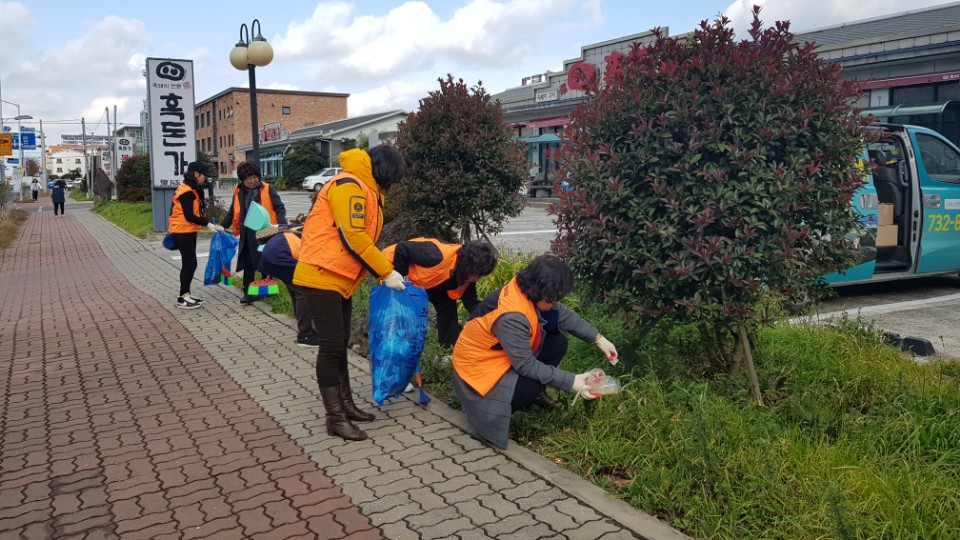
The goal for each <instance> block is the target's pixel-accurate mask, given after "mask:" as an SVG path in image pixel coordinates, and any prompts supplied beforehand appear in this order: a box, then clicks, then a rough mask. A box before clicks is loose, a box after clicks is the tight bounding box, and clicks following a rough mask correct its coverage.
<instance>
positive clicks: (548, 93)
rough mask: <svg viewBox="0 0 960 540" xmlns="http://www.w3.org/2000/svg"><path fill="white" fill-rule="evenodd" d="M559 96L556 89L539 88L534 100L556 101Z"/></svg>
mask: <svg viewBox="0 0 960 540" xmlns="http://www.w3.org/2000/svg"><path fill="white" fill-rule="evenodd" d="M558 98H559V95H558V94H557V91H556V90H541V91H539V92H537V96H536V100H535V101H536V102H537V103H542V102H544V101H556V100H557V99H558Z"/></svg>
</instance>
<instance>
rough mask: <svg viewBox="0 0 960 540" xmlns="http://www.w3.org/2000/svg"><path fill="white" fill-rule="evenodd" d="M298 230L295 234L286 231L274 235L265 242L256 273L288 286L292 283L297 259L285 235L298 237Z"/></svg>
mask: <svg viewBox="0 0 960 540" xmlns="http://www.w3.org/2000/svg"><path fill="white" fill-rule="evenodd" d="M300 229H302V228H298V229H297V231H296V232H292V231H286V232H284V233H282V234H276V235H274V236H273V238H271V239H269V240H267V243H266V244H264V246H263V252H262V253H261V254H260V267H259V268H258V271H259V272H260V273H261V274H263V275H265V276H272V277H275V278H277V279H279V280H280V281H282V282H284V283H286V284H287V285H289V284H290V283H292V282H293V271H294V270H296V268H297V258H296V257H294V255H293V252H292V251H291V249H290V242H289V240H288V237H287V235H288V234H292V235H296V236H298V237H299V236H300Z"/></svg>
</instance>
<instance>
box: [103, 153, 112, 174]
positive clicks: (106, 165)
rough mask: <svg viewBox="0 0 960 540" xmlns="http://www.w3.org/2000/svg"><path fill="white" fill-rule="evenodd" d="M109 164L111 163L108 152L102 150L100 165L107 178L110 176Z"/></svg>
mask: <svg viewBox="0 0 960 540" xmlns="http://www.w3.org/2000/svg"><path fill="white" fill-rule="evenodd" d="M111 163H112V161H111V159H110V151H109V150H104V151H103V152H100V164H101V165H102V167H101V168H102V169H103V172H104V174H106V175H107V176H110V164H111Z"/></svg>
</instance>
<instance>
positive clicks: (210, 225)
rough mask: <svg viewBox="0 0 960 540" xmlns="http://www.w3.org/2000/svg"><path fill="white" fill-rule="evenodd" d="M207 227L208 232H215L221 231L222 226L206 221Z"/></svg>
mask: <svg viewBox="0 0 960 540" xmlns="http://www.w3.org/2000/svg"><path fill="white" fill-rule="evenodd" d="M207 229H210V232H212V233H215V232H223V227H221V226H219V225H217V224H215V223H207Z"/></svg>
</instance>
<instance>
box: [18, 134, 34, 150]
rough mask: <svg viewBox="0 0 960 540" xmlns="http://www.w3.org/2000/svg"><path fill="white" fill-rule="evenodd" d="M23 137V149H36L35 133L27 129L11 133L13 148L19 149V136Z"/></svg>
mask: <svg viewBox="0 0 960 540" xmlns="http://www.w3.org/2000/svg"><path fill="white" fill-rule="evenodd" d="M21 137H22V138H23V149H24V150H36V149H37V134H36V133H33V132H29V131H24V132H23V133H22V134H21V133H13V149H14V150H19V149H20V138H21Z"/></svg>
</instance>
